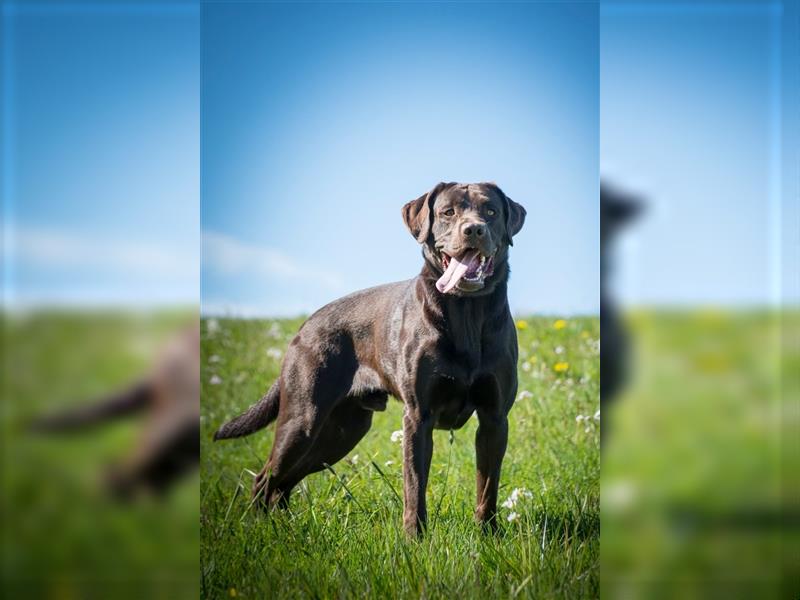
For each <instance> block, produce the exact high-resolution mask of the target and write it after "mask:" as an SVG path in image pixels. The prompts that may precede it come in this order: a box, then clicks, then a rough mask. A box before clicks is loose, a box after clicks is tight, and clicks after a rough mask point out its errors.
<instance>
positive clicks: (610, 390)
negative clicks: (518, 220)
mask: <svg viewBox="0 0 800 600" xmlns="http://www.w3.org/2000/svg"><path fill="white" fill-rule="evenodd" d="M642 207H643V202H642V200H641V199H640V198H639V197H637V196H634V195H632V194H630V193H626V192H622V191H621V190H620V189H618V188H616V187H615V186H613V185H611V184H609V183H608V182H606V181H603V182H601V183H600V273H601V279H600V346H601V348H602V349H603V351H602V352H601V354H600V406H601V408H602V410H603V413H604V414H605V413H606V411H607V410H609V409H610V408H611V405H612V403H613V401H614V399H615V398H616V397H617V396H618V394H619V392H620V390H621V389H622V388H623V387H624V385H625V383H626V381H627V378H628V363H629V353H630V351H629V345H630V344H629V339H628V332H627V331H626V329H625V324H624V322H623V321H622V319H621V318H620V315H619V309H618V307H617V305H616V302H615V301H614V297H613V294H612V293H611V291H610V290H609V282H608V278H609V276H610V274H611V268H612V262H613V261H612V257H611V247H612V245H613V243H614V240H615V239H616V238H617V237H618V235H619V232H620V230H622V229H624V228H625V227H627V226H629V225H630V223H631V222H632V221H634V220H636V218H637V217H638V216H639V214H640V213H641V211H642ZM609 422H610V421H609V420H607V419H604V421H603V423H604V424H603V427H602V428H601V430H600V431H601V436H602V438H603V441H605V439H607V437H608V435H609V434H608V432H609Z"/></svg>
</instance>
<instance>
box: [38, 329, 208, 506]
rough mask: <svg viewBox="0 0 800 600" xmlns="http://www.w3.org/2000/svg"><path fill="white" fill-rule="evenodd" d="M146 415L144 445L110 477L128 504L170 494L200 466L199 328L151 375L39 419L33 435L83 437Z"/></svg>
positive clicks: (173, 346)
mask: <svg viewBox="0 0 800 600" xmlns="http://www.w3.org/2000/svg"><path fill="white" fill-rule="evenodd" d="M136 413H146V414H147V418H146V419H145V421H144V423H143V424H142V426H141V428H140V429H141V431H140V434H139V439H138V441H137V443H136V444H135V446H134V447H133V448H132V449H131V451H130V452H129V453H128V456H127V457H126V458H125V460H123V461H120V462H119V463H118V464H116V465H114V466H113V467H112V468H111V469H109V471H108V472H107V474H106V482H105V483H106V485H107V487H108V490H109V491H110V492H111V493H112V494H113V495H114V496H115V497H116V498H118V499H120V500H127V499H129V498H131V497H133V496H135V495H136V494H137V493H139V492H140V491H149V492H153V493H156V494H158V495H163V494H164V493H166V492H167V491H168V490H169V489H170V488H171V487H172V486H173V484H175V483H176V482H177V481H179V480H180V479H181V478H182V477H183V476H184V475H185V474H187V473H188V472H189V471H192V470H193V469H194V468H195V467H197V465H198V464H199V462H200V334H199V328H198V325H197V322H195V323H194V324H193V325H192V326H190V327H188V328H186V329H185V330H183V331H182V332H181V333H180V334H178V335H176V336H174V337H173V338H172V339H171V340H170V341H169V343H168V344H166V346H165V347H164V348H163V349H162V350H161V351H160V353H159V356H158V358H157V360H156V361H155V364H154V366H153V368H152V369H151V371H150V373H149V374H148V375H147V376H146V377H143V378H142V379H140V380H139V381H137V382H135V383H133V384H132V385H130V386H128V387H126V388H124V389H122V390H119V391H117V392H115V393H112V394H110V395H108V396H106V397H104V398H101V399H100V400H98V401H95V402H93V403H90V404H87V405H83V406H79V407H77V408H70V409H67V410H64V411H62V412H58V413H55V414H51V415H47V416H43V417H39V418H37V419H35V420H34V421H33V422H32V423H30V424H29V426H28V429H29V430H31V431H34V432H39V433H49V434H54V433H79V432H84V431H86V430H87V429H89V428H91V427H96V426H99V425H105V424H107V423H108V422H110V421H113V420H115V419H118V418H123V417H127V416H130V415H133V414H136Z"/></svg>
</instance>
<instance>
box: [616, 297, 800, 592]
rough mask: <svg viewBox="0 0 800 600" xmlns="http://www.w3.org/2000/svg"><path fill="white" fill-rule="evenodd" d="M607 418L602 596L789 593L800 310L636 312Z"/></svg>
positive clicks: (796, 572)
mask: <svg viewBox="0 0 800 600" xmlns="http://www.w3.org/2000/svg"><path fill="white" fill-rule="evenodd" d="M629 324H630V329H631V336H632V341H633V347H634V348H633V349H634V352H633V362H632V369H631V372H632V378H631V382H630V386H629V387H628V389H627V390H626V392H625V393H624V394H623V395H622V396H621V397H620V398H619V399H618V402H617V405H615V406H614V408H613V409H612V411H611V412H610V413H609V411H608V410H606V412H605V413H604V415H603V416H604V419H605V420H606V423H607V424H610V425H611V426H612V427H611V429H610V431H611V434H612V435H611V437H610V439H609V440H608V441H609V442H610V443H609V444H608V446H607V447H605V448H604V455H603V467H602V479H601V485H602V503H601V505H602V522H603V544H602V565H603V566H602V577H601V581H602V592H603V596H604V597H609V598H618V597H632V598H676V597H679V598H709V597H722V598H800V585H798V584H799V583H800V582H799V581H798V576H800V554H798V552H797V549H798V545H797V542H798V539H800V538H799V537H798V526H799V525H800V521H799V520H798V517H800V513H798V506H797V499H798V498H800V485H798V477H799V476H800V461H799V460H798V454H797V451H796V450H797V448H796V444H797V440H798V439H800V438H798V434H799V433H800V431H799V430H798V424H799V423H798V420H797V416H798V413H797V406H798V399H799V398H798V396H797V390H798V385H797V377H798V375H800V352H798V346H797V340H798V334H800V314H798V313H796V312H795V313H786V314H784V315H781V314H779V313H778V312H777V311H773V312H768V311H752V312H726V311H721V310H713V309H705V310H697V311H691V312H689V311H664V310H662V311H649V312H648V311H639V312H636V313H633V314H632V315H630V318H629Z"/></svg>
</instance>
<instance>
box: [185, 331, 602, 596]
mask: <svg viewBox="0 0 800 600" xmlns="http://www.w3.org/2000/svg"><path fill="white" fill-rule="evenodd" d="M301 323H302V320H235V319H205V320H203V321H202V323H201V328H202V334H203V342H202V377H203V402H202V406H203V408H202V411H203V412H202V431H203V434H202V441H201V453H202V460H201V546H200V551H201V557H200V559H201V560H200V562H201V579H200V586H201V595H202V596H203V597H206V598H220V597H242V598H263V597H267V596H270V595H271V596H276V597H281V598H292V597H298V598H299V597H313V598H331V597H374V598H421V597H428V598H431V597H437V598H453V597H470V598H509V597H513V598H516V597H521V598H541V597H562V598H571V599H573V598H595V597H597V596H598V594H599V550H600V521H599V509H600V507H599V493H600V488H599V464H600V455H599V441H600V433H599V427H600V420H599V418H600V415H599V413H598V410H599V351H600V348H599V321H598V319H596V318H575V319H568V320H561V319H556V318H543V317H536V318H526V319H520V320H519V321H518V322H517V328H518V334H519V346H520V366H519V380H520V386H519V392H520V393H519V396H518V399H517V402H516V404H515V405H514V407H513V409H512V411H511V414H510V435H509V446H508V452H507V454H506V458H505V462H504V465H503V474H502V479H501V488H500V496H501V500H502V501H507V500H508V499H509V498H510V497H512V500H511V501H509V502H507V506H503V507H501V508H500V518H501V520H502V524H503V526H502V531H501V533H500V534H498V535H487V534H484V533H482V532H481V531H480V529H479V527H478V526H477V525H476V524H475V522H474V521H473V511H474V505H475V497H474V496H475V489H474V488H475V455H474V437H475V429H476V425H477V422H476V420H475V419H472V420H470V422H469V423H468V424H467V425H466V426H465V427H464V428H463V429H461V430H458V431H454V432H448V431H437V432H436V433H435V434H434V436H435V437H434V446H435V447H434V454H433V463H432V466H431V475H430V483H429V487H428V507H429V509H428V510H429V529H428V533H427V535H426V536H424V537H423V538H422V539H420V540H408V539H406V537H405V536H404V534H403V532H402V526H401V521H402V502H401V498H402V464H401V444H402V442H401V441H400V440H398V439H397V436H394V438H393V436H392V433H393V432H395V431H398V430H400V429H401V422H402V409H403V407H402V405H401V404H400V403H399V402H398V401H396V400H390V403H389V407H388V409H387V410H386V411H385V412H380V413H376V414H375V418H374V420H373V426H372V429H371V430H370V432H369V433H368V434H367V436H366V437H365V438H364V439H363V440H362V441H361V443H359V445H358V446H357V447H356V448H355V449H354V450H353V452H352V453H351V454H350V455H349V456H348V457H347V458H345V459H344V460H342V461H340V462H339V463H337V464H336V465H334V466H333V469H332V470H331V471H325V472H321V473H317V474H314V475H311V476H309V477H308V478H307V479H306V480H305V481H304V482H303V483H301V484H300V486H298V489H297V490H296V491H295V493H294V494H293V496H292V502H291V506H290V508H289V509H288V510H285V511H275V512H273V513H272V514H270V515H268V516H267V515H264V514H261V513H260V512H259V511H257V510H255V509H254V508H253V507H251V505H250V498H249V495H250V487H251V484H252V481H253V475H254V473H255V472H257V471H258V470H259V469H260V468H261V467H262V465H263V463H264V461H265V459H266V457H267V455H268V453H269V450H270V447H271V442H272V435H273V427H269V428H268V429H266V430H264V431H262V432H258V433H256V434H253V435H252V436H250V437H247V438H243V439H239V440H228V441H223V442H212V441H211V437H212V434H213V432H214V430H215V429H216V428H217V427H218V426H219V425H220V424H221V423H223V422H224V421H226V420H227V419H229V418H230V417H232V416H234V415H236V414H238V413H239V412H241V411H242V410H244V409H245V408H247V407H248V406H249V405H250V404H251V403H253V402H254V401H256V400H257V399H258V398H259V397H260V396H261V395H262V394H263V393H264V391H265V390H266V389H267V388H268V387H269V385H270V384H271V383H272V382H273V381H274V379H275V378H276V377H277V375H278V372H279V367H280V363H281V358H282V356H283V352H284V350H285V348H286V346H287V345H288V342H289V341H290V340H291V338H292V337H293V335H294V333H295V332H296V331H297V329H298V328H299V326H300V325H301ZM515 490H516V493H515ZM513 498H516V500H515V501H514V500H513Z"/></svg>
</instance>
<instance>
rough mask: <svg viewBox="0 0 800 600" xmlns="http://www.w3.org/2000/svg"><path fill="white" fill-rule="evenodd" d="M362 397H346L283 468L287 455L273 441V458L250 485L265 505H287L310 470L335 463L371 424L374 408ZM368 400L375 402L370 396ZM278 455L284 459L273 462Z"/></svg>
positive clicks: (311, 471) (266, 506)
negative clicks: (301, 451)
mask: <svg viewBox="0 0 800 600" xmlns="http://www.w3.org/2000/svg"><path fill="white" fill-rule="evenodd" d="M362 400H364V398H361V397H349V398H346V399H344V400H343V401H342V402H341V403H340V404H339V405H338V406H337V407H336V408H334V409H333V411H331V414H330V415H329V416H328V418H327V419H326V420H325V423H324V425H323V426H322V427H321V428H320V430H319V432H318V433H317V435H316V437H315V438H314V441H313V443H312V445H311V447H310V448H309V449H308V451H307V452H306V453H305V454H304V456H303V457H302V459H301V460H300V461H298V462H296V463H295V464H294V465H293V466H292V467H291V468H288V469H283V467H282V465H284V464H286V455H285V454H283V455H280V454H279V453H280V452H282V450H277V453H276V449H277V448H278V446H277V442H276V446H274V447H273V453H272V457H271V458H270V461H269V462H268V463H267V465H266V466H265V467H264V470H262V471H261V473H259V475H258V478H257V479H256V483H255V486H254V488H253V494H254V496H255V497H260V498H261V500H262V505H263V506H264V507H265V508H269V507H273V506H278V507H286V506H287V505H288V502H289V495H290V493H291V491H292V488H294V487H295V486H296V485H297V484H298V483H300V481H302V480H303V479H304V478H305V477H306V476H307V475H310V474H311V473H316V472H318V471H322V470H323V469H325V468H326V467H327V466H328V465H333V464H335V463H337V462H338V461H340V460H341V459H342V458H344V457H345V456H347V454H348V453H349V452H350V451H351V450H352V449H353V448H355V447H356V445H357V444H358V442H359V441H361V439H362V438H363V437H364V435H366V433H367V432H368V431H369V429H370V427H371V426H372V413H373V411H372V410H370V409H368V408H364V406H363V404H365V402H362ZM367 400H369V401H370V402H374V399H371V398H370V399H367ZM367 404H368V403H367ZM378 404H379V403H378ZM384 405H385V403H384ZM281 448H285V446H281ZM279 456H280V458H281V459H282V461H283V462H278V463H276V462H274V460H275V458H276V457H279ZM273 464H278V465H280V467H279V468H280V469H281V470H277V471H276V469H275V468H274V467H273Z"/></svg>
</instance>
